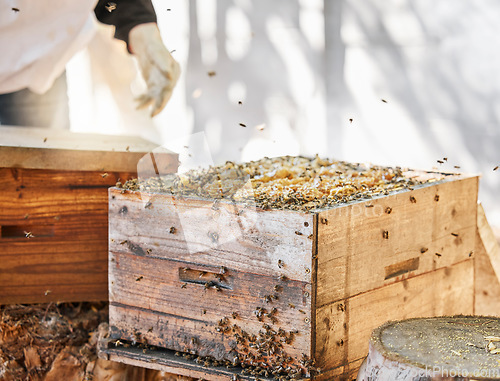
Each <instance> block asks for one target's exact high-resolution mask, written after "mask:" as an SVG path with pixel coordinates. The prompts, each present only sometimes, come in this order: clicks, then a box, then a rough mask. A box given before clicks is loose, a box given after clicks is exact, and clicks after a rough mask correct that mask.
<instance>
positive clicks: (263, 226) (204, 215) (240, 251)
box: [109, 188, 314, 283]
mask: <svg viewBox="0 0 500 381" xmlns="http://www.w3.org/2000/svg"><path fill="white" fill-rule="evenodd" d="M141 196H142V198H141ZM109 216H110V219H109V221H110V222H109V223H110V228H109V229H110V232H111V233H110V234H111V235H110V239H111V242H110V250H112V251H116V252H123V251H124V250H125V247H124V246H123V245H120V244H119V243H120V242H122V241H123V240H128V241H130V242H132V243H133V244H138V245H140V247H141V248H142V249H143V251H144V252H145V253H146V251H147V250H148V249H150V250H151V252H154V256H155V257H159V258H170V259H173V260H180V261H187V262H195V263H198V264H205V265H213V264H217V263H220V264H225V265H226V266H227V267H230V268H232V269H234V270H236V271H241V272H249V273H255V274H260V275H266V276H272V277H278V276H279V275H280V274H283V275H285V276H286V277H287V278H289V279H292V280H297V281H301V282H307V283H311V268H312V251H313V219H314V215H313V214H308V213H299V212H294V211H285V210H283V211H282V210H269V211H263V210H260V209H255V208H252V207H243V206H241V205H233V204H228V203H224V202H219V203H216V204H214V202H213V201H207V200H198V199H179V198H174V197H172V196H170V195H161V194H149V193H145V192H142V193H140V192H129V191H126V192H125V193H123V194H122V193H121V191H120V190H119V189H114V188H112V189H110V202H109ZM171 228H173V230H172V232H173V233H170V231H171ZM145 255H146V256H147V255H148V254H147V253H146V254H145Z"/></svg>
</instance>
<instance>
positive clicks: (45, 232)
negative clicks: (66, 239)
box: [0, 225, 54, 238]
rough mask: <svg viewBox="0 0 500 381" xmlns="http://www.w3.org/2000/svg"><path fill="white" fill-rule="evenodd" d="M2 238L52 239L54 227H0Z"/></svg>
mask: <svg viewBox="0 0 500 381" xmlns="http://www.w3.org/2000/svg"><path fill="white" fill-rule="evenodd" d="M0 236H1V237H2V238H38V237H53V236H54V225H3V226H1V227H0Z"/></svg>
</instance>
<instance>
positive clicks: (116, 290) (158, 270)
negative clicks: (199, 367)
mask: <svg viewBox="0 0 500 381" xmlns="http://www.w3.org/2000/svg"><path fill="white" fill-rule="evenodd" d="M123 246H126V245H123ZM129 250H133V248H132V249H130V248H129ZM109 269H110V271H109V274H110V275H109V282H110V296H109V299H110V316H109V320H110V327H111V334H112V337H113V338H120V339H125V340H135V339H137V337H136V336H137V334H138V333H139V334H140V338H141V340H144V342H147V343H148V344H152V345H156V346H160V347H166V348H171V349H175V350H179V351H183V352H190V351H196V352H197V354H199V355H202V356H213V357H216V358H218V359H220V358H225V359H227V360H232V359H233V357H234V350H235V349H236V350H238V348H241V345H237V342H236V341H235V333H238V332H239V330H240V329H241V330H244V331H245V332H247V333H248V334H250V335H251V334H254V335H257V336H258V334H259V331H260V330H264V329H265V328H264V325H265V324H267V325H269V326H270V327H271V328H272V329H273V330H275V331H278V330H279V328H282V329H283V330H285V331H287V332H289V331H293V330H299V333H297V334H296V335H295V337H294V339H293V341H292V343H291V344H290V345H288V344H284V350H285V351H286V352H287V353H288V354H289V355H291V356H293V357H296V358H299V359H300V358H301V356H302V354H303V353H305V354H308V353H309V351H310V346H309V344H310V321H311V316H310V311H311V298H310V293H311V286H310V284H307V283H304V282H297V281H292V280H287V281H281V282H280V281H279V280H278V279H276V278H273V277H266V276H262V275H257V274H251V273H243V272H238V271H235V270H234V269H232V268H231V267H229V266H228V267H227V270H226V273H225V274H224V281H219V280H218V279H217V278H215V276H214V275H215V274H219V267H218V266H207V265H199V264H194V263H190V262H186V261H178V260H169V259H164V258H153V257H145V256H142V255H137V254H135V253H133V252H131V253H115V252H111V253H110V263H109ZM185 269H186V272H187V271H190V272H191V271H193V272H196V273H197V274H200V275H199V276H198V277H197V278H198V279H199V280H198V279H196V278H193V279H192V280H189V279H188V278H187V277H186V278H184V273H185ZM187 269H189V270H187ZM208 281H214V282H216V283H217V284H220V285H221V286H222V288H221V291H220V292H219V291H217V290H216V289H214V288H212V287H209V288H208V289H206V288H205V285H204V284H205V283H206V282H208ZM275 285H279V291H274V286H275ZM269 294H276V295H277V296H278V299H277V300H266V295H269ZM290 303H291V304H292V305H293V308H292V307H291V306H290ZM258 308H263V309H265V315H263V316H262V321H259V320H258V319H257V317H256V314H255V312H256V310H257V309H258ZM273 308H276V311H275V312H271V310H272V309H273ZM233 312H235V313H236V315H235V317H233V316H232V313H233ZM269 313H271V315H272V317H273V318H271V317H270V316H269V315H268V314H269ZM225 317H226V318H228V324H227V325H226V324H224V325H223V326H222V328H224V327H226V326H227V327H229V328H227V332H217V328H219V329H220V328H221V327H220V325H219V321H220V320H221V319H224V318H225ZM274 319H276V320H274ZM233 325H237V326H238V327H239V328H238V330H237V331H236V332H234V331H232V329H230V328H232V327H233ZM276 339H279V338H278V337H276ZM238 351H239V350H238Z"/></svg>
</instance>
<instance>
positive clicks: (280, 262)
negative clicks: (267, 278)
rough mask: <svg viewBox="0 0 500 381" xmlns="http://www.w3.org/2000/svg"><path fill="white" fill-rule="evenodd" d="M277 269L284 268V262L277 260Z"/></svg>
mask: <svg viewBox="0 0 500 381" xmlns="http://www.w3.org/2000/svg"><path fill="white" fill-rule="evenodd" d="M278 267H279V268H280V269H281V268H283V267H285V262H283V261H282V260H281V259H278Z"/></svg>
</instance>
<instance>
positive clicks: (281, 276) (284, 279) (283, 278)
mask: <svg viewBox="0 0 500 381" xmlns="http://www.w3.org/2000/svg"><path fill="white" fill-rule="evenodd" d="M279 278H280V280H281V281H282V282H284V281H286V280H287V279H288V278H287V277H286V275H284V274H280V276H279Z"/></svg>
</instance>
